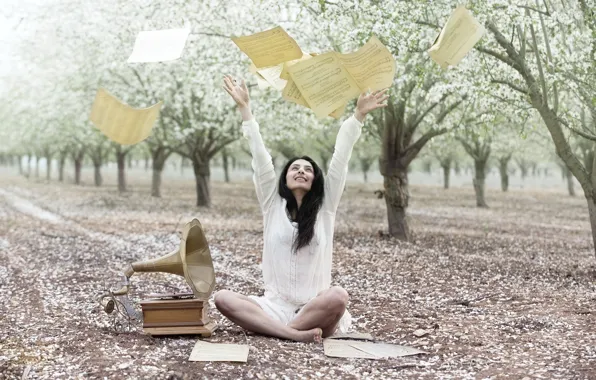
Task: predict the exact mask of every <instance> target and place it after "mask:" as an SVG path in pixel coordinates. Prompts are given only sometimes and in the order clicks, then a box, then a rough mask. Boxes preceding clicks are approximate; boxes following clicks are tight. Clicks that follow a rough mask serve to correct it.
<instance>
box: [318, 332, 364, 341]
mask: <svg viewBox="0 0 596 380" xmlns="http://www.w3.org/2000/svg"><path fill="white" fill-rule="evenodd" d="M327 339H355V340H370V341H374V340H375V339H374V338H373V336H372V335H370V334H369V333H361V332H356V331H353V332H351V333H343V334H342V333H335V334H333V335H332V336H330V337H329V338H327Z"/></svg>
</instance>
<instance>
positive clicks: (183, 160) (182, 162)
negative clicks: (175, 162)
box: [180, 157, 186, 174]
mask: <svg viewBox="0 0 596 380" xmlns="http://www.w3.org/2000/svg"><path fill="white" fill-rule="evenodd" d="M185 163H186V159H185V158H184V157H182V158H181V159H180V174H184V166H185Z"/></svg>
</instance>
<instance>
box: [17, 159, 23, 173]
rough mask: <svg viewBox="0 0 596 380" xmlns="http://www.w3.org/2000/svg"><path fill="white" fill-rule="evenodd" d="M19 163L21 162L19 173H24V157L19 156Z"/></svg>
mask: <svg viewBox="0 0 596 380" xmlns="http://www.w3.org/2000/svg"><path fill="white" fill-rule="evenodd" d="M17 163H18V164H19V174H20V175H23V157H21V156H17Z"/></svg>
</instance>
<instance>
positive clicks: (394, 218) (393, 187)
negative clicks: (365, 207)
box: [383, 170, 411, 241]
mask: <svg viewBox="0 0 596 380" xmlns="http://www.w3.org/2000/svg"><path fill="white" fill-rule="evenodd" d="M383 182H384V187H385V204H386V205H387V222H388V223H389V235H390V236H392V237H395V238H398V239H399V240H403V241H409V240H410V238H411V236H410V227H409V226H408V220H407V217H406V210H407V208H408V202H409V200H410V193H409V191H408V172H407V170H403V171H399V172H396V173H395V175H392V176H384V181H383Z"/></svg>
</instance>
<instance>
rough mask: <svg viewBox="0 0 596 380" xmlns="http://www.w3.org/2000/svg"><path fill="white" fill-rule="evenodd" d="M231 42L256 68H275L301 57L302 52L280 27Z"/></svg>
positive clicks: (237, 38)
mask: <svg viewBox="0 0 596 380" xmlns="http://www.w3.org/2000/svg"><path fill="white" fill-rule="evenodd" d="M232 41H234V43H235V44H236V45H237V46H238V47H239V48H240V50H242V51H243V52H244V53H245V54H246V55H247V56H248V58H250V59H251V61H253V63H254V64H255V66H256V67H257V68H263V67H269V66H276V65H279V64H280V63H284V62H286V61H291V60H293V59H298V58H300V57H302V55H303V54H302V50H300V47H299V46H298V44H297V43H296V41H294V39H293V38H292V37H290V35H289V34H288V33H286V31H285V30H283V28H282V27H281V26H278V27H276V28H273V29H270V30H266V31H264V32H259V33H255V34H252V35H250V36H243V37H235V38H232Z"/></svg>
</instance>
